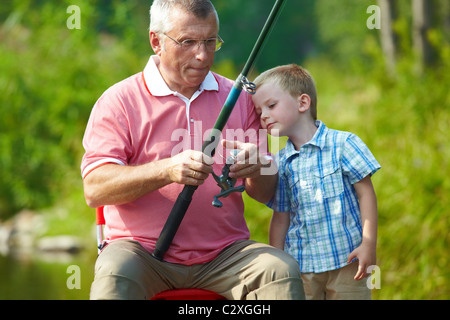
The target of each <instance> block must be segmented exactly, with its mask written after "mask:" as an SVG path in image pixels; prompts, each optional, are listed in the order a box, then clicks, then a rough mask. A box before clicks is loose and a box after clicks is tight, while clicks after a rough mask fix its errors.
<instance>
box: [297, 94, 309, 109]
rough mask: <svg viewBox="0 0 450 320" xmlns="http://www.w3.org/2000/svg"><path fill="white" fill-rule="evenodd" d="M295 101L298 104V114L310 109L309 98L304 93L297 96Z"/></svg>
mask: <svg viewBox="0 0 450 320" xmlns="http://www.w3.org/2000/svg"><path fill="white" fill-rule="evenodd" d="M297 101H298V104H299V107H298V109H299V111H300V112H305V111H308V110H309V108H310V107H311V97H310V96H309V95H307V94H306V93H304V94H302V95H301V96H299V97H298V99H297Z"/></svg>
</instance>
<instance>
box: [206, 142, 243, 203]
mask: <svg viewBox="0 0 450 320" xmlns="http://www.w3.org/2000/svg"><path fill="white" fill-rule="evenodd" d="M238 153H239V150H233V151H232V152H231V157H229V158H228V159H227V161H226V164H225V166H224V167H223V169H222V175H221V176H220V177H219V176H217V175H216V174H215V173H214V172H213V173H212V176H213V177H214V180H216V182H217V185H218V186H219V187H220V188H221V190H222V191H221V192H220V193H219V194H218V195H215V196H214V201H213V202H212V205H213V206H214V207H216V208H222V207H223V203H222V202H221V201H220V200H219V198H226V197H228V196H229V195H230V194H232V193H233V192H244V191H245V187H244V186H239V187H235V185H236V182H237V179H232V178H230V167H231V166H232V165H233V164H234V163H235V162H236V156H237V154H238Z"/></svg>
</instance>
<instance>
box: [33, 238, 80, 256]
mask: <svg viewBox="0 0 450 320" xmlns="http://www.w3.org/2000/svg"><path fill="white" fill-rule="evenodd" d="M37 249H38V250H40V251H45V252H67V253H78V252H80V251H81V250H82V249H83V243H82V241H81V239H80V238H78V237H75V236H55V237H44V238H41V239H39V240H38V241H37Z"/></svg>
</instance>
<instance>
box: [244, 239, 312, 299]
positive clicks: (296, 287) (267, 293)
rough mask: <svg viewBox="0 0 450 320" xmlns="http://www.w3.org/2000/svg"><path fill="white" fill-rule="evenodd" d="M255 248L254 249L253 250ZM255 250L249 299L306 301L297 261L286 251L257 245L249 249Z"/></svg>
mask: <svg viewBox="0 0 450 320" xmlns="http://www.w3.org/2000/svg"><path fill="white" fill-rule="evenodd" d="M251 247H253V248H251ZM248 249H253V250H255V251H253V253H254V254H255V257H256V258H255V260H254V261H253V263H252V265H253V266H254V268H253V270H252V272H253V275H252V277H251V281H250V282H253V285H250V287H253V290H250V291H251V292H249V293H248V295H247V299H262V300H266V299H279V300H299V299H304V298H305V294H304V289H303V282H302V279H301V273H300V267H299V265H298V263H297V261H295V259H294V258H293V257H292V256H290V255H289V254H287V253H285V252H284V251H281V250H278V249H276V248H273V247H270V246H267V245H261V244H256V245H253V246H250V247H248Z"/></svg>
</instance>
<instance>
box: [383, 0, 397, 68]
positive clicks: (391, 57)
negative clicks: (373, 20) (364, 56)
mask: <svg viewBox="0 0 450 320" xmlns="http://www.w3.org/2000/svg"><path fill="white" fill-rule="evenodd" d="M378 5H379V6H380V9H381V32H380V36H381V46H382V49H383V54H384V58H385V60H386V68H387V72H388V74H390V75H391V76H393V75H395V65H396V60H397V59H396V56H397V39H396V36H395V33H394V29H393V23H394V20H395V7H394V0H378Z"/></svg>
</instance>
